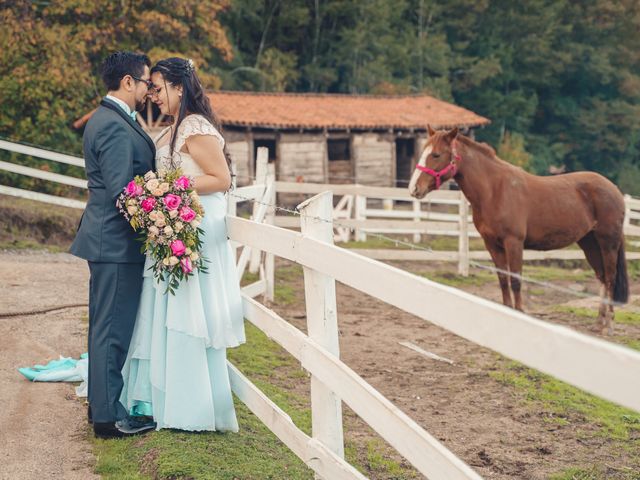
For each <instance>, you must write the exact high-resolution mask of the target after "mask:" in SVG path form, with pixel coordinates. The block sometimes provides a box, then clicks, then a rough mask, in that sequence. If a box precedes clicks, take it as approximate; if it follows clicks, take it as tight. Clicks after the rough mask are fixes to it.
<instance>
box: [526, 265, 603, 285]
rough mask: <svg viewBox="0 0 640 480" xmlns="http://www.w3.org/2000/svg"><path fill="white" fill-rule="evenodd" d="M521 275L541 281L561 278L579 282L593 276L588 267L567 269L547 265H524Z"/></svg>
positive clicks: (552, 280)
mask: <svg viewBox="0 0 640 480" xmlns="http://www.w3.org/2000/svg"><path fill="white" fill-rule="evenodd" d="M522 275H523V276H524V277H529V278H533V279H534V280H538V281H541V282H554V281H561V280H569V281H573V282H581V281H585V280H587V281H588V280H592V279H594V278H595V275H594V273H593V271H592V270H591V269H588V268H585V269H582V268H579V269H574V270H569V269H567V268H562V267H555V266H548V265H525V266H524V268H523V270H522Z"/></svg>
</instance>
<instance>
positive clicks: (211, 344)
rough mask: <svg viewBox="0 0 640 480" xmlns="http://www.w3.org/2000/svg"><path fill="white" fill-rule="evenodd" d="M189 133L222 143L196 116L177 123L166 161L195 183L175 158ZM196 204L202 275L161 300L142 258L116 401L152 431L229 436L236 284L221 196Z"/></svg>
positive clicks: (161, 153) (194, 170) (160, 154)
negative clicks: (150, 420) (148, 421)
mask: <svg viewBox="0 0 640 480" xmlns="http://www.w3.org/2000/svg"><path fill="white" fill-rule="evenodd" d="M191 135H213V136H214V137H216V138H218V139H219V141H220V142H221V143H223V144H224V139H223V138H222V136H221V135H220V133H219V132H218V131H217V130H216V129H215V128H214V127H213V125H211V123H209V122H208V121H207V120H206V119H205V118H204V117H202V116H200V115H189V116H187V117H186V118H185V119H184V120H183V121H182V124H181V125H180V128H179V130H178V134H177V136H176V143H175V153H174V158H173V160H174V162H175V164H177V165H178V166H180V168H182V170H183V172H184V173H185V174H186V175H190V176H192V177H197V176H199V175H202V173H203V172H202V170H201V169H200V168H199V167H198V165H197V164H196V163H195V161H194V160H193V159H192V158H191V157H190V156H189V154H187V153H184V152H180V148H181V147H182V146H183V145H184V142H185V139H186V138H188V137H189V136H191ZM160 136H162V134H161V135H160ZM156 160H157V161H156V164H157V165H158V167H160V166H161V165H163V166H164V167H165V168H166V167H168V166H169V163H170V158H169V146H168V145H165V146H163V147H161V148H160V149H158V151H157V153H156ZM200 198H201V202H202V205H203V207H204V210H205V215H204V219H203V222H202V224H201V228H202V229H203V230H204V232H205V235H204V239H203V248H202V254H203V255H204V256H205V257H206V258H207V259H208V260H209V263H208V264H207V267H208V273H206V274H202V273H199V272H197V271H196V272H194V275H193V276H192V277H190V278H189V280H188V281H187V282H181V284H180V286H179V287H178V289H177V290H176V292H175V296H174V295H171V294H165V293H164V292H165V290H166V282H164V283H157V281H156V280H155V279H154V277H153V273H152V272H151V271H150V270H149V269H148V267H149V266H150V265H151V262H150V260H149V259H147V262H146V265H145V271H144V281H143V287H142V297H141V301H140V307H139V309H138V315H137V318H136V325H135V328H134V331H133V338H132V340H131V345H130V347H129V353H128V356H127V360H126V362H125V365H124V368H123V370H122V374H123V377H124V388H123V390H122V394H121V396H120V401H121V402H122V404H123V405H124V406H125V408H127V410H128V411H129V412H130V413H132V414H134V415H136V414H137V415H152V416H153V417H154V420H155V421H156V422H157V424H158V429H161V428H176V429H181V430H196V431H200V430H217V431H234V432H235V431H238V422H237V419H236V414H235V409H234V405H233V397H232V394H231V387H230V385H229V374H228V371H227V362H226V349H227V348H229V347H236V346H238V345H240V344H241V343H244V342H245V333H244V323H243V313H242V300H241V297H240V286H239V282H238V277H237V272H236V265H235V259H234V256H233V253H232V250H231V246H230V245H229V241H228V239H227V229H226V224H225V215H226V210H227V208H226V207H227V205H226V199H225V195H224V194H222V193H214V194H210V195H201V196H200Z"/></svg>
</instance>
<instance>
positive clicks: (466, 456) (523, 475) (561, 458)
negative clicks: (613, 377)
mask: <svg viewBox="0 0 640 480" xmlns="http://www.w3.org/2000/svg"><path fill="white" fill-rule="evenodd" d="M287 265H289V266H290V265H292V264H288V263H287V262H284V261H282V262H280V265H278V266H285V268H286V266H287ZM394 265H395V266H397V267H399V268H402V269H405V270H410V271H416V270H418V271H422V272H428V271H430V270H431V271H434V270H438V271H439V272H442V271H447V272H450V273H451V274H452V275H455V271H456V267H455V266H454V265H452V264H444V263H443V264H440V265H434V264H424V263H423V264H422V265H418V266H416V264H411V263H403V262H394ZM277 272H278V268H276V275H278V273H277ZM288 277H291V275H288ZM276 282H277V283H286V284H288V285H293V289H294V290H295V296H296V299H297V301H296V302H295V303H294V302H288V303H289V304H290V305H289V306H287V305H278V304H277V303H276V305H275V306H274V307H273V308H274V310H276V311H277V312H278V313H280V314H281V315H282V316H283V317H284V318H285V319H288V320H290V321H291V322H292V323H294V324H295V325H296V326H297V327H298V328H300V329H302V330H304V329H305V321H304V318H305V317H304V291H303V289H302V288H303V287H302V282H301V279H298V280H291V279H290V278H289V279H287V280H284V281H283V280H282V279H280V280H278V278H277V280H276ZM553 283H554V284H555V285H558V286H563V287H564V288H569V289H570V288H575V289H580V290H585V291H588V292H597V291H598V285H597V283H596V281H595V280H593V281H587V282H583V283H581V285H575V284H572V283H571V282H570V281H565V282H562V281H560V282H555V281H554V282H553ZM578 287H579V288H578ZM462 288H463V289H464V290H466V291H469V292H470V293H474V294H477V295H479V296H482V297H485V298H488V299H490V300H494V301H499V299H501V295H500V291H499V288H498V286H497V279H496V280H495V281H492V282H489V283H486V284H484V285H482V286H467V287H462ZM535 289H536V290H537V292H536V293H537V294H536V295H526V300H525V305H526V309H527V311H528V312H529V313H535V314H536V315H538V316H540V317H541V318H544V319H545V320H547V321H552V322H557V323H561V324H564V325H567V326H571V327H573V328H576V329H578V330H581V331H583V332H584V333H589V334H590V333H591V332H590V328H591V327H592V324H593V322H585V320H584V319H582V320H581V319H579V318H577V317H573V316H571V315H568V314H565V313H558V312H555V311H554V308H553V306H555V305H558V304H565V303H566V304H567V305H572V306H595V305H596V304H597V299H596V298H588V299H577V300H576V297H574V296H572V295H570V294H566V293H562V292H557V291H544V292H543V294H541V292H540V291H539V290H540V288H539V287H536V288H535ZM532 290H533V289H532ZM632 293H633V294H635V296H634V297H632V300H633V299H635V301H637V299H638V298H639V297H638V296H637V295H638V294H640V285H633V286H632ZM337 296H338V319H339V325H340V335H341V337H340V348H341V357H342V359H343V360H344V361H345V363H347V364H348V365H349V366H350V367H351V368H353V369H354V370H355V371H356V372H357V373H358V374H360V375H361V376H362V377H363V378H364V379H365V380H366V381H367V382H369V383H370V384H371V385H372V386H374V387H375V388H376V389H377V390H379V391H380V392H381V393H382V394H383V395H384V396H386V397H387V398H388V399H390V400H391V401H393V402H394V403H395V404H396V405H397V406H398V407H399V408H400V409H401V410H403V411H404V412H405V413H407V414H408V415H409V416H410V417H411V418H412V419H414V420H415V421H416V422H417V423H418V424H420V425H421V426H422V427H423V428H425V429H426V430H427V431H428V432H429V433H431V434H432V435H434V436H435V437H436V438H437V439H438V440H440V441H441V442H443V443H444V445H445V446H447V448H449V449H451V450H452V451H453V452H454V453H455V454H457V455H458V456H459V457H460V458H462V459H463V460H464V461H465V462H467V463H468V464H469V465H471V466H472V467H473V468H474V470H476V472H478V473H479V474H480V475H481V476H483V477H484V478H488V479H489V478H490V479H513V478H518V479H545V478H549V476H550V475H551V474H553V473H558V472H562V471H564V470H566V469H568V468H571V467H582V468H589V467H592V466H597V467H599V468H600V469H601V471H602V473H601V474H599V475H598V476H594V477H591V476H589V477H582V476H577V477H575V478H579V479H583V478H584V479H587V478H588V479H591V478H640V473H637V475H638V476H637V477H635V476H633V475H634V474H633V472H640V463H639V458H638V457H639V455H640V451H638V449H637V443H636V449H635V450H633V449H631V450H627V449H626V448H625V449H621V448H620V443H619V442H617V443H616V442H611V441H609V440H608V439H607V438H606V437H603V436H601V435H599V433H598V431H599V427H598V425H594V424H591V423H589V422H588V421H587V420H586V419H585V418H583V417H582V416H581V415H579V414H576V415H574V416H572V417H570V418H567V419H566V421H567V423H566V424H565V425H560V424H558V423H556V422H549V412H546V411H544V410H540V411H532V409H531V407H530V406H527V405H526V404H525V402H523V401H522V398H519V397H518V395H517V393H515V390H514V389H513V388H512V387H509V386H506V385H503V384H501V383H499V382H497V381H496V380H495V379H493V378H492V377H491V376H490V375H489V373H490V372H491V371H495V370H497V369H498V368H499V362H500V361H504V360H500V358H499V356H498V355H497V354H495V353H494V352H492V351H490V350H487V349H485V348H482V347H480V346H478V345H475V344H473V343H471V342H469V341H467V340H464V339H462V338H460V337H458V336H456V335H453V334H451V333H449V332H447V331H446V330H443V329H441V328H439V327H436V326H434V325H431V324H429V323H428V322H425V321H424V320H421V319H418V318H416V317H414V316H412V315H410V314H407V313H405V312H402V311H400V310H398V309H396V308H394V307H391V306H389V305H387V304H385V303H383V302H381V301H379V300H376V299H374V298H372V297H369V296H367V295H364V294H362V293H361V292H359V291H357V290H354V289H352V288H350V287H347V286H345V285H341V284H338V285H337ZM425 308H428V306H425ZM626 308H631V309H633V308H634V307H633V306H630V307H626ZM635 308H637V307H635ZM615 335H625V336H630V337H632V338H636V339H638V338H640V328H638V327H637V326H635V327H634V326H629V325H620V324H617V325H616V326H615ZM612 340H614V341H615V337H613V338H612ZM400 342H410V343H413V344H414V345H417V346H418V347H420V348H422V349H424V350H427V351H428V352H432V353H435V354H436V355H439V356H441V357H444V358H446V359H449V360H451V361H453V364H449V363H446V362H442V361H436V360H432V359H430V358H427V357H425V356H423V355H421V354H419V353H416V352H415V351H413V350H411V349H409V348H406V347H405V346H402V345H400ZM630 475H631V476H630Z"/></svg>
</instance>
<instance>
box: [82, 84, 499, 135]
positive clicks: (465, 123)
mask: <svg viewBox="0 0 640 480" xmlns="http://www.w3.org/2000/svg"><path fill="white" fill-rule="evenodd" d="M208 97H209V100H210V102H211V106H212V107H213V110H214V112H216V115H217V116H218V118H219V120H220V122H221V123H222V124H223V125H225V126H245V127H259V128H273V129H287V128H303V129H325V128H326V129H334V130H345V129H367V130H368V129H373V130H376V129H416V130H424V129H426V128H427V125H431V126H432V127H434V128H451V127H454V126H458V127H477V126H481V125H486V124H488V123H490V121H489V119H487V118H485V117H482V116H480V115H477V114H476V113H474V112H472V111H470V110H467V109H465V108H462V107H459V106H457V105H454V104H452V103H449V102H445V101H443V100H438V99H437V98H434V97H431V96H428V95H402V96H377V95H345V94H317V93H313V94H312V93H264V92H232V91H219V92H213V93H210V94H208ZM92 113H93V112H90V113H88V114H87V115H85V116H84V117H82V118H81V119H79V120H77V121H76V122H75V123H74V127H76V128H80V127H82V126H83V125H84V124H85V123H86V121H87V120H88V119H89V117H90V116H91V114H92Z"/></svg>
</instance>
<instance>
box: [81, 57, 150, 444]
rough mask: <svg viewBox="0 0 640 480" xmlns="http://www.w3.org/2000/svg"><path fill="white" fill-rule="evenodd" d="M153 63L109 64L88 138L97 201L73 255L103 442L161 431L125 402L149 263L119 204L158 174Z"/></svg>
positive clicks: (96, 423) (116, 60) (93, 406)
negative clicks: (79, 261)
mask: <svg viewBox="0 0 640 480" xmlns="http://www.w3.org/2000/svg"><path fill="white" fill-rule="evenodd" d="M150 65H151V62H150V61H149V58H148V57H147V56H146V55H143V54H138V53H131V52H116V53H114V54H112V55H110V56H109V57H107V58H106V59H105V61H104V62H103V64H102V67H101V70H102V72H101V73H102V79H103V81H104V83H105V86H106V87H107V90H108V94H107V96H106V97H105V98H104V99H103V100H102V102H101V103H100V106H99V107H98V109H97V110H96V111H95V113H94V114H93V116H92V117H91V119H90V120H89V122H88V123H87V126H86V128H85V131H84V137H83V150H84V158H85V168H86V172H87V178H88V181H89V201H88V203H87V207H86V209H85V211H84V214H83V215H82V219H81V220H80V226H79V227H78V232H77V234H76V238H75V240H74V242H73V244H72V245H71V253H72V254H74V255H75V256H77V257H80V258H84V259H85V260H87V261H88V263H89V272H90V280H89V342H88V343H89V418H90V421H91V420H92V421H93V429H94V432H95V435H96V437H99V438H117V437H125V436H129V435H135V434H139V433H144V432H146V431H149V430H152V429H154V428H155V423H153V422H147V421H144V420H141V419H140V418H135V417H130V416H129V415H128V414H127V411H126V410H125V408H124V407H123V406H122V404H121V403H120V401H119V398H120V391H121V390H122V386H123V380H122V374H121V369H122V366H123V365H124V362H125V359H126V356H127V351H128V349H129V342H130V341H131V335H132V333H133V326H134V323H135V319H136V312H137V309H138V303H139V301H140V293H141V289H142V271H143V267H144V256H143V254H142V253H140V246H141V244H140V242H138V241H137V240H136V235H135V232H134V231H133V229H132V228H131V226H130V225H129V224H128V223H127V222H126V220H125V219H124V218H123V217H122V215H121V214H120V213H119V212H118V209H117V208H116V198H117V197H118V195H119V194H120V193H121V192H122V190H123V188H124V186H125V185H126V184H127V183H128V182H129V181H130V180H131V179H133V177H134V176H136V175H144V174H145V173H146V172H148V171H149V170H152V169H153V168H154V158H155V147H154V145H153V142H152V141H151V139H150V138H149V136H148V135H147V134H146V133H145V132H144V130H142V128H141V127H140V125H139V124H138V123H137V122H136V121H135V115H136V113H137V112H136V110H138V109H139V108H140V107H141V106H142V105H143V104H144V102H145V101H146V98H147V93H148V88H149V86H150V85H151V83H150V80H149V67H150Z"/></svg>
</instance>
